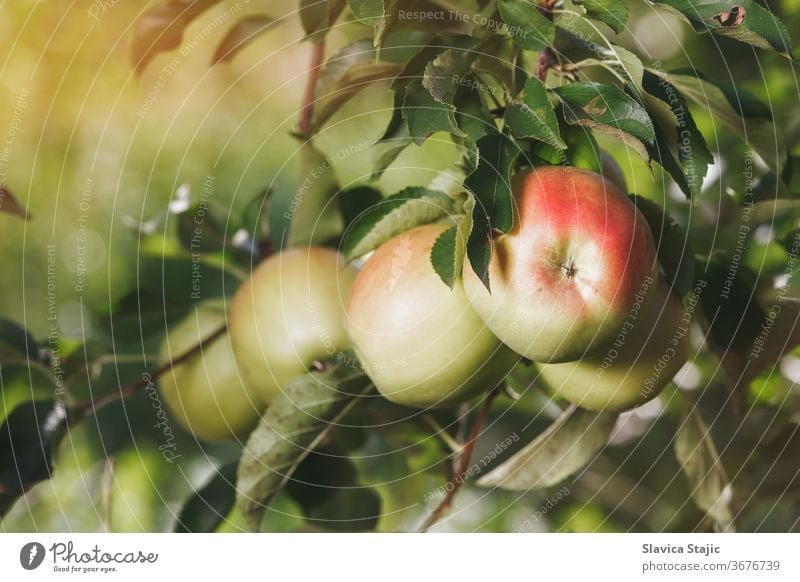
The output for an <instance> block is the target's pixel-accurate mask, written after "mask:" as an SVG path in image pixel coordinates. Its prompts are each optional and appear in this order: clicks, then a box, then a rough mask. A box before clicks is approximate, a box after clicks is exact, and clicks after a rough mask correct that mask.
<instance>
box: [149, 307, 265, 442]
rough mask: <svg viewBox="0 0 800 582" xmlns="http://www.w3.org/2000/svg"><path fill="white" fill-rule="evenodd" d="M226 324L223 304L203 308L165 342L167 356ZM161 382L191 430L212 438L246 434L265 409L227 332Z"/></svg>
mask: <svg viewBox="0 0 800 582" xmlns="http://www.w3.org/2000/svg"><path fill="white" fill-rule="evenodd" d="M224 323H225V309H224V307H223V306H221V305H217V304H209V305H204V306H201V307H199V308H198V309H197V310H195V311H194V312H193V313H192V315H190V316H189V317H187V318H186V319H185V320H184V321H182V322H181V323H180V324H178V325H177V326H175V328H174V329H172V330H170V332H169V334H168V335H167V338H166V339H165V340H164V343H163V344H162V347H161V359H162V361H164V362H169V361H170V360H174V359H175V358H177V357H179V356H180V355H181V354H183V353H185V352H186V351H187V350H189V349H191V348H192V347H193V346H196V345H197V344H198V343H199V342H200V341H201V340H202V339H204V338H206V337H208V336H210V335H211V334H212V333H213V332H214V331H216V330H217V329H219V328H220V327H221V326H222V325H223V324H224ZM159 386H160V388H161V396H162V398H163V399H164V402H165V403H166V404H167V407H168V408H169V409H170V410H171V411H172V413H173V414H174V415H175V418H177V419H178V421H179V422H180V423H181V424H182V425H183V426H184V427H185V428H186V429H187V430H188V431H189V432H191V433H192V434H194V435H195V436H196V437H198V438H200V439H203V440H207V441H217V440H223V439H227V438H231V437H241V436H244V435H246V434H247V433H248V432H249V431H250V429H252V428H253V427H254V426H255V424H256V422H257V421H258V417H259V415H260V413H261V411H262V410H263V408H264V403H263V402H262V401H261V399H260V398H259V397H258V394H257V393H256V392H255V390H253V388H252V387H251V386H250V385H248V384H247V383H245V382H243V380H242V378H241V377H240V376H239V373H238V371H237V370H236V364H235V362H234V359H233V353H232V352H231V345H230V342H229V338H228V336H227V335H223V336H222V337H219V338H216V339H215V340H214V341H213V342H212V343H210V344H208V345H206V346H205V347H204V348H203V349H202V351H201V352H200V353H198V354H197V355H195V356H193V357H191V358H190V359H189V360H187V361H185V362H182V363H180V364H178V365H177V366H175V367H173V368H172V369H171V370H169V371H168V372H165V373H164V374H162V375H161V377H160V379H159Z"/></svg>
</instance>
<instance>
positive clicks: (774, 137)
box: [650, 70, 786, 175]
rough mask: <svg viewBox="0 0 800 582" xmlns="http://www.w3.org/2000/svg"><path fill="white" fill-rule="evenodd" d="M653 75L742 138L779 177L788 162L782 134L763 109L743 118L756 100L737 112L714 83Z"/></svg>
mask: <svg viewBox="0 0 800 582" xmlns="http://www.w3.org/2000/svg"><path fill="white" fill-rule="evenodd" d="M650 72H651V73H653V74H655V75H656V76H658V77H661V78H663V79H666V80H667V82H669V83H670V84H671V85H672V86H673V87H675V89H677V90H678V91H679V92H680V93H681V94H682V95H683V96H684V97H685V98H686V99H689V100H690V101H692V102H694V103H695V104H696V105H699V106H700V107H702V108H703V109H705V110H706V111H708V113H709V114H710V116H711V118H712V119H713V120H714V121H715V122H716V121H719V122H720V123H722V124H724V125H726V126H727V127H728V128H730V129H731V130H733V131H734V132H735V133H737V134H738V135H739V136H741V137H742V138H743V139H744V140H745V142H746V143H747V144H748V145H749V146H750V147H751V148H752V149H753V150H755V151H756V152H757V153H758V155H760V156H761V157H762V158H763V159H764V161H765V162H766V163H767V165H768V166H769V167H770V168H771V169H772V171H773V172H775V173H776V174H779V175H780V173H781V171H782V170H783V167H784V165H785V162H786V149H785V147H784V140H783V135H782V133H781V131H780V130H779V128H778V127H777V126H776V125H775V124H774V123H772V121H769V120H767V119H764V118H763V117H762V116H761V113H762V112H761V110H760V109H756V111H755V112H752V115H753V116H752V117H742V116H741V115H740V112H741V110H742V108H744V104H750V106H749V107H748V108H747V109H748V113H750V111H751V109H752V107H753V105H752V103H753V101H754V100H755V97H753V96H751V95H748V96H747V97H746V98H745V99H744V100H742V101H740V104H742V106H741V107H740V108H738V109H737V108H734V107H733V106H732V105H731V104H730V102H729V101H728V96H727V95H726V92H725V91H723V90H722V89H721V88H720V87H719V86H718V85H717V84H715V83H713V82H712V81H709V80H707V79H703V78H701V77H696V76H694V75H689V74H685V73H683V72H669V73H664V72H661V71H656V70H650ZM740 91H741V89H740ZM743 94H744V93H743Z"/></svg>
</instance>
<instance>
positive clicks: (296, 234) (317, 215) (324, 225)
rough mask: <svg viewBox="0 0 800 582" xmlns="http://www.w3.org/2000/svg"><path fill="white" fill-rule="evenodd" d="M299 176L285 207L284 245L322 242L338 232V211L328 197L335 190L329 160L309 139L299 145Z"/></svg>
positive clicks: (331, 195)
mask: <svg viewBox="0 0 800 582" xmlns="http://www.w3.org/2000/svg"><path fill="white" fill-rule="evenodd" d="M299 156H300V180H299V184H298V187H297V191H296V192H295V195H294V197H293V199H292V202H291V203H290V204H289V208H288V210H287V211H286V213H287V215H288V216H290V217H291V222H290V223H289V229H288V232H287V233H286V244H287V245H288V246H306V245H309V244H314V243H318V242H323V241H325V240H327V239H328V238H330V237H333V236H336V235H337V234H338V233H339V232H341V227H342V224H341V215H339V212H338V211H339V209H338V206H337V205H335V204H331V200H332V199H333V197H334V196H335V195H336V193H337V192H338V191H339V184H338V182H337V181H336V176H335V175H334V172H333V168H332V167H331V163H330V161H328V159H327V158H325V156H323V155H322V154H321V153H319V152H318V151H317V150H316V149H315V148H314V146H313V145H312V144H311V142H306V143H304V144H303V145H302V146H301V148H300V153H299Z"/></svg>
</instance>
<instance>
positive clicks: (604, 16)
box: [575, 0, 628, 34]
mask: <svg viewBox="0 0 800 582" xmlns="http://www.w3.org/2000/svg"><path fill="white" fill-rule="evenodd" d="M575 4H577V5H579V6H583V7H584V8H585V9H586V15H587V16H588V17H589V18H591V19H593V20H599V21H600V22H602V23H604V24H607V25H608V26H610V27H611V30H613V31H614V32H616V33H617V34H619V33H620V32H622V31H623V30H625V23H626V22H627V21H628V6H627V5H626V4H625V2H622V1H621V0H575Z"/></svg>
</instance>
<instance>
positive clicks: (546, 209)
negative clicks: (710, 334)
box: [464, 166, 657, 363]
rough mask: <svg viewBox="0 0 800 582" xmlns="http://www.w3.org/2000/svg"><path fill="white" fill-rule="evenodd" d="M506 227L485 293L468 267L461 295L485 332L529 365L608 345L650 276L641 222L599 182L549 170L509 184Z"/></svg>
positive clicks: (652, 269)
mask: <svg viewBox="0 0 800 582" xmlns="http://www.w3.org/2000/svg"><path fill="white" fill-rule="evenodd" d="M513 189H514V193H515V202H516V214H517V216H516V219H515V225H514V227H513V228H512V229H511V230H510V231H509V232H508V233H507V234H504V235H501V236H499V237H497V238H496V239H495V241H494V246H493V254H492V260H491V264H490V268H489V282H490V285H491V293H490V292H489V291H488V290H487V289H486V287H485V286H484V284H483V282H482V281H481V280H480V278H479V277H478V276H477V275H476V274H475V272H474V271H473V270H472V268H471V266H470V265H469V264H468V265H467V266H466V267H465V269H464V288H465V290H466V293H467V296H468V297H469V301H470V303H471V304H472V306H473V307H474V308H475V310H476V311H477V312H478V314H479V315H480V316H481V318H482V319H483V321H485V322H486V324H487V325H488V327H489V329H490V330H492V331H493V332H494V333H495V335H497V337H499V338H500V339H501V340H502V341H503V342H504V343H505V344H506V345H508V346H509V347H511V348H512V349H513V350H515V351H516V352H518V353H519V354H522V355H524V356H526V357H527V358H529V359H531V360H534V361H537V362H551V363H552V362H567V361H571V360H576V359H579V358H581V357H583V356H584V355H586V354H589V353H591V352H593V351H595V350H598V349H600V348H601V347H602V346H603V345H604V344H605V343H607V342H608V341H610V340H611V338H613V337H614V335H615V334H616V332H617V330H618V329H619V327H620V326H621V325H622V323H623V321H624V320H625V318H626V317H627V315H628V312H629V311H630V310H631V308H632V307H633V306H634V304H636V303H639V302H642V301H646V300H647V297H646V295H647V294H646V293H643V289H644V287H645V282H646V281H647V280H648V279H651V278H655V277H657V270H656V264H657V263H656V250H655V244H654V242H653V236H652V234H651V232H650V229H649V227H648V226H647V222H646V221H645V219H644V217H643V216H642V215H641V214H640V213H639V211H638V210H637V209H636V207H635V206H634V205H633V203H632V202H631V201H630V200H629V199H628V197H627V196H626V195H625V194H623V193H622V192H621V191H620V189H619V188H617V187H616V186H614V185H613V184H612V183H611V182H609V181H608V180H606V179H604V178H603V177H602V176H600V175H599V174H596V173H594V172H590V171H588V170H581V169H578V168H571V167H560V166H548V167H543V168H539V169H534V170H531V171H528V172H524V173H522V174H519V175H517V176H516V178H515V181H514V185H513Z"/></svg>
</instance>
